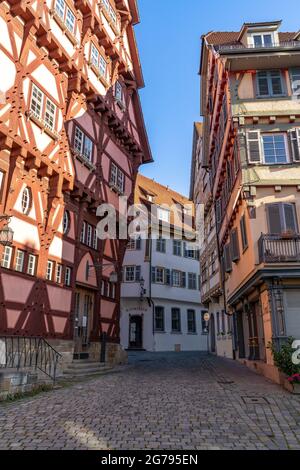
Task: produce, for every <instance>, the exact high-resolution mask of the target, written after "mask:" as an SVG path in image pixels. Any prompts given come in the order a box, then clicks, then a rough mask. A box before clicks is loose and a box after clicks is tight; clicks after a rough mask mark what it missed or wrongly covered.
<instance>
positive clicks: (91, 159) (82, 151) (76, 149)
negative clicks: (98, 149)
mask: <svg viewBox="0 0 300 470" xmlns="http://www.w3.org/2000/svg"><path fill="white" fill-rule="evenodd" d="M77 132H79V133H80V134H81V145H80V149H79V146H77V144H76V140H77V141H78V142H79V139H78V137H77V134H76V133H77ZM87 141H88V142H89V144H90V145H91V152H90V154H89V156H88V155H87V154H86V153H85V150H86V148H87V147H86V143H87ZM72 146H73V150H74V152H75V153H77V154H78V155H79V156H80V157H81V158H83V159H84V160H85V161H86V162H88V163H89V164H92V165H93V163H94V153H95V142H94V140H93V139H92V137H91V136H90V135H89V134H87V133H86V132H85V131H84V130H83V129H82V127H81V126H80V125H78V123H77V122H76V123H75V124H74V131H73V138H72Z"/></svg>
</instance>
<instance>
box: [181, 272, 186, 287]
mask: <svg viewBox="0 0 300 470" xmlns="http://www.w3.org/2000/svg"><path fill="white" fill-rule="evenodd" d="M181 287H183V288H186V273H181Z"/></svg>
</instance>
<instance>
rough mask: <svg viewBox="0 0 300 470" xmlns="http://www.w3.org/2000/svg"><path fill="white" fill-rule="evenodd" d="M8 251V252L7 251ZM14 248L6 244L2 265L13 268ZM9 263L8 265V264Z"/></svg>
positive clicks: (5, 267)
mask: <svg viewBox="0 0 300 470" xmlns="http://www.w3.org/2000/svg"><path fill="white" fill-rule="evenodd" d="M7 252H8V253H7ZM12 255H13V249H12V247H11V246H5V247H4V250H3V252H2V258H1V267H2V268H4V269H11V264H12ZM6 264H7V266H6Z"/></svg>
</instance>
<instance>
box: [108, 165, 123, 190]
mask: <svg viewBox="0 0 300 470" xmlns="http://www.w3.org/2000/svg"><path fill="white" fill-rule="evenodd" d="M120 176H122V178H120ZM120 182H122V187H121V186H120ZM109 185H110V187H112V188H114V189H115V190H116V191H117V192H118V193H119V194H124V193H125V188H126V175H125V173H124V171H123V170H121V168H120V167H119V166H118V165H117V164H116V163H115V162H113V161H111V164H110V171H109Z"/></svg>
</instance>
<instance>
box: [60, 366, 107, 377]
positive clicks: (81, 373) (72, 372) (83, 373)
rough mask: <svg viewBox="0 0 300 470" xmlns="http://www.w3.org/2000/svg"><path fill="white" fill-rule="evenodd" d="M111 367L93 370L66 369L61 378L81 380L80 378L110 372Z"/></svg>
mask: <svg viewBox="0 0 300 470" xmlns="http://www.w3.org/2000/svg"><path fill="white" fill-rule="evenodd" d="M111 370H112V368H111V367H100V368H94V369H79V370H78V369H66V370H64V373H63V376H64V377H66V378H82V377H91V376H94V375H101V374H105V373H106V372H109V371H111Z"/></svg>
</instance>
